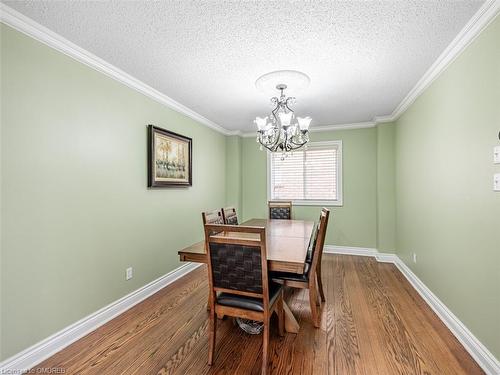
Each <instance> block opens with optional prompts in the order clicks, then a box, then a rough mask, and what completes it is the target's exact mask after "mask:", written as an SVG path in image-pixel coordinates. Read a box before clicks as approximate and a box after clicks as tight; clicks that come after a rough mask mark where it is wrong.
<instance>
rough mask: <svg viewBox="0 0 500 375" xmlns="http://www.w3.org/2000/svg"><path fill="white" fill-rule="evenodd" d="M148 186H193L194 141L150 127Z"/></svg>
mask: <svg viewBox="0 0 500 375" xmlns="http://www.w3.org/2000/svg"><path fill="white" fill-rule="evenodd" d="M148 146H149V147H148V186H149V187H172V186H191V185H192V166H191V162H192V160H191V159H192V139H191V138H188V137H185V136H182V135H179V134H176V133H173V132H171V131H168V130H165V129H162V128H158V127H156V126H153V125H149V126H148Z"/></svg>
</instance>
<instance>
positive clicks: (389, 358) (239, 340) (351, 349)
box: [38, 254, 483, 375]
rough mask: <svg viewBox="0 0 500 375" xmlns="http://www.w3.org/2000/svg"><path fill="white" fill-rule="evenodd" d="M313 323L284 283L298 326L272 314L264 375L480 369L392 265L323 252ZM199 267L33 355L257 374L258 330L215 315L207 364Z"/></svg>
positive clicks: (55, 362) (302, 297) (102, 364)
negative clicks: (55, 348) (282, 331)
mask: <svg viewBox="0 0 500 375" xmlns="http://www.w3.org/2000/svg"><path fill="white" fill-rule="evenodd" d="M323 283H324V287H325V294H326V303H325V304H324V307H323V309H322V320H321V328H319V329H315V328H314V326H313V324H312V322H311V317H310V310H309V301H308V294H307V290H296V291H288V292H287V301H288V302H289V305H290V308H291V309H292V311H293V313H294V315H295V316H296V318H297V320H298V321H299V323H300V326H301V328H300V332H299V333H298V334H297V335H295V334H286V335H285V337H284V338H280V337H279V336H278V332H277V320H276V319H274V318H275V317H273V321H272V325H273V329H272V331H271V343H270V361H269V366H270V369H271V373H273V374H342V375H343V374H370V375H372V374H381V375H382V374H383V375H388V374H439V375H441V374H468V375H469V374H482V373H483V372H482V371H481V369H480V368H479V366H478V365H477V364H476V363H475V362H474V361H473V360H472V358H471V357H470V356H469V354H468V353H467V352H466V351H465V349H464V348H463V347H462V346H461V345H460V343H459V342H458V341H457V340H456V339H455V337H454V336H453V335H452V334H451V332H449V331H448V329H447V328H446V326H445V325H444V324H443V323H442V322H441V321H440V320H439V318H438V317H437V316H436V315H435V314H434V312H433V311H432V310H431V309H430V308H429V307H428V306H427V305H426V303H425V302H424V301H423V300H422V299H421V298H420V296H419V295H418V293H417V292H416V291H415V290H414V289H413V288H412V287H411V285H410V284H409V283H408V282H407V281H406V279H405V278H404V276H403V275H402V274H401V273H400V272H399V271H398V270H397V268H396V267H395V266H394V265H392V264H384V263H378V262H377V261H376V260H375V259H373V258H368V257H354V256H343V255H329V254H324V256H323ZM206 297H207V277H206V268H205V267H204V266H203V267H200V268H198V269H197V270H196V271H194V272H191V273H190V274H189V275H187V276H185V277H184V278H182V279H181V280H178V281H177V282H176V283H174V284H172V285H170V286H169V287H167V288H165V289H163V290H161V291H160V292H158V293H156V294H155V295H153V296H151V297H150V298H148V299H147V300H145V301H143V302H142V303H140V304H139V305H137V306H135V307H133V308H132V309H130V310H128V311H127V312H125V313H124V314H122V315H120V316H119V317H117V318H115V319H113V320H112V321H110V322H108V323H107V324H105V325H104V326H102V327H101V328H99V329H97V330H96V331H94V332H92V333H90V334H89V335H87V336H85V337H84V338H82V339H81V340H79V341H77V342H75V343H74V344H72V345H70V346H69V347H67V348H66V349H64V350H63V351H61V352H59V353H57V354H56V355H54V356H53V357H51V358H49V359H48V360H46V361H44V362H43V363H41V364H40V365H39V366H38V368H62V369H64V371H65V374H75V373H78V374H101V375H102V374H140V375H143V374H161V375H166V374H216V373H217V374H260V369H261V352H262V351H261V345H262V338H261V337H260V336H251V335H247V334H245V333H244V332H243V331H241V330H240V329H239V328H238V327H236V326H234V325H233V323H232V321H231V320H229V319H226V320H224V321H219V322H218V329H217V346H216V354H215V363H214V365H213V366H211V367H210V366H208V365H207V355H208V344H207V342H208V340H207V337H208V336H207V332H206V330H207V317H208V313H207V311H206Z"/></svg>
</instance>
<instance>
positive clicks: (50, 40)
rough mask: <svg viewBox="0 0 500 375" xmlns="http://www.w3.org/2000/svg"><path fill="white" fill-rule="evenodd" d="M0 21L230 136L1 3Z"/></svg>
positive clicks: (213, 123)
mask: <svg viewBox="0 0 500 375" xmlns="http://www.w3.org/2000/svg"><path fill="white" fill-rule="evenodd" d="M0 21H1V22H2V23H4V24H6V25H8V26H10V27H12V28H14V29H16V30H17V31H20V32H22V33H23V34H26V35H28V36H30V37H32V38H34V39H36V40H38V41H39V42H42V43H44V44H46V45H47V46H49V47H51V48H54V49H55V50H57V51H59V52H62V53H64V54H65V55H67V56H69V57H71V58H73V59H75V60H77V61H79V62H81V63H83V64H85V65H87V66H88V67H90V68H92V69H95V70H97V71H98V72H100V73H103V74H105V75H107V76H108V77H111V78H113V79H115V80H117V81H118V82H121V83H123V84H124V85H126V86H128V87H130V88H132V89H134V90H136V91H138V92H140V93H141V94H143V95H146V96H148V97H149V98H151V99H153V100H155V101H157V102H158V103H161V104H163V105H165V106H167V107H169V108H171V109H173V110H175V111H177V112H179V113H182V114H184V115H186V116H188V117H190V118H191V119H193V120H195V121H197V122H199V123H201V124H203V125H205V126H208V127H209V128H211V129H213V130H216V131H218V132H220V133H222V134H224V135H230V134H233V132H231V131H229V130H227V129H225V128H223V127H222V126H220V125H218V124H216V123H215V122H213V121H210V120H209V119H207V118H205V117H203V116H202V115H200V114H199V113H197V112H195V111H193V110H192V109H190V108H188V107H186V106H185V105H182V104H181V103H179V102H177V101H175V100H174V99H172V98H170V97H168V96H167V95H165V94H162V93H161V92H160V91H158V90H156V89H154V88H152V87H151V86H149V85H147V84H146V83H144V82H142V81H140V80H138V79H137V78H135V77H133V76H131V75H130V74H128V73H126V72H124V71H123V70H121V69H119V68H117V67H116V66H114V65H112V64H110V63H108V62H106V61H104V60H103V59H101V58H99V57H97V56H96V55H94V54H93V53H91V52H89V51H87V50H85V49H83V48H81V47H79V46H77V45H76V44H74V43H72V42H70V41H69V40H67V39H66V38H64V37H62V36H61V35H59V34H57V33H55V32H53V31H52V30H49V29H48V28H46V27H45V26H42V25H40V24H39V23H37V22H35V21H33V20H32V19H31V18H28V17H26V16H25V15H23V14H21V13H19V12H18V11H16V10H14V9H12V8H10V7H9V6H7V5H5V4H3V3H0Z"/></svg>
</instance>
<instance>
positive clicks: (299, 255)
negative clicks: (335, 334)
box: [178, 219, 314, 333]
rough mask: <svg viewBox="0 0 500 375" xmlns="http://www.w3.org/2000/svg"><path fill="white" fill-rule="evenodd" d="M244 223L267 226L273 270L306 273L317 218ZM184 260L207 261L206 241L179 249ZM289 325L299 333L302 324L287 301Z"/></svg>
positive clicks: (232, 235)
mask: <svg viewBox="0 0 500 375" xmlns="http://www.w3.org/2000/svg"><path fill="white" fill-rule="evenodd" d="M240 225H243V226H252V227H265V228H266V250H267V261H268V270H269V271H278V272H291V273H296V274H303V273H304V266H305V263H306V257H307V250H308V248H309V242H310V239H311V235H312V232H313V228H314V222H313V221H305V220H281V219H250V220H247V221H245V222H243V223H241V224H240ZM241 235H242V233H241V232H229V231H224V232H221V233H220V234H216V235H214V236H224V237H226V238H238V237H239V236H241ZM243 235H244V236H247V237H252V236H258V234H257V233H243ZM178 254H179V258H180V260H181V261H186V262H196V263H207V262H208V259H207V252H206V248H205V241H200V242H197V243H195V244H193V245H191V246H188V247H186V248H184V249H182V250H180V251H179V252H178ZM283 308H284V311H285V329H286V331H287V332H291V333H298V332H299V329H300V326H299V323H298V322H297V319H295V317H294V315H293V313H292V311H291V310H290V307H289V306H288V305H287V303H286V301H284V303H283Z"/></svg>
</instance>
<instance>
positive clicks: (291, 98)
mask: <svg viewBox="0 0 500 375" xmlns="http://www.w3.org/2000/svg"><path fill="white" fill-rule="evenodd" d="M294 99H295V98H294V97H292V96H290V97H288V98H287V99H286V101H285V107H286V108H287V109H288V110H289V111H290V112H293V109H291V108H290V107H289V106H288V101H289V100H294ZM293 113H295V112H293Z"/></svg>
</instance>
